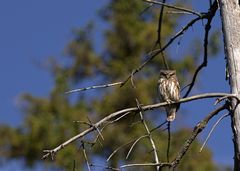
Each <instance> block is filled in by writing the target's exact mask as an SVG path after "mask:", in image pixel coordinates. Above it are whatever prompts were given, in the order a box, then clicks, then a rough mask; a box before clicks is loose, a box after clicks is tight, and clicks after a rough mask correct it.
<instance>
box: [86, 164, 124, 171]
mask: <svg viewBox="0 0 240 171" xmlns="http://www.w3.org/2000/svg"><path fill="white" fill-rule="evenodd" d="M90 166H91V167H100V168H104V169H107V170H114V171H121V169H119V168H115V167H111V166H103V165H96V164H90Z"/></svg>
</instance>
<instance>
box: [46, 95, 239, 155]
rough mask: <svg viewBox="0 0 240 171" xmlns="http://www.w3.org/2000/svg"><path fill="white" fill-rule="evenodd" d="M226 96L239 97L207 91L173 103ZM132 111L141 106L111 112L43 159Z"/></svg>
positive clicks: (152, 107)
mask: <svg viewBox="0 0 240 171" xmlns="http://www.w3.org/2000/svg"><path fill="white" fill-rule="evenodd" d="M224 96H229V97H230V96H231V98H233V97H234V98H236V99H238V97H237V96H236V95H234V94H228V93H206V94H200V95H195V96H191V97H187V98H183V99H180V100H179V102H174V103H172V104H178V103H186V102H188V101H193V100H197V99H204V98H214V97H224ZM166 105H169V103H167V102H163V103H156V104H151V105H146V106H142V107H141V110H142V111H148V110H153V109H156V108H159V107H163V106H166ZM132 112H139V108H138V107H131V108H126V109H123V110H119V111H117V112H114V113H111V114H109V115H108V116H106V117H104V118H103V119H101V120H100V121H98V122H97V123H95V124H93V125H94V126H91V127H90V128H88V129H86V130H84V131H83V132H81V133H79V134H77V135H75V136H74V137H72V138H70V139H68V140H67V141H65V142H64V143H62V144H60V145H58V146H57V147H55V148H54V149H52V150H44V151H43V152H44V153H46V154H45V155H43V157H42V159H46V158H47V157H49V156H50V157H52V158H53V157H54V155H55V154H56V153H57V152H58V151H60V150H61V149H63V148H64V147H66V146H67V145H69V144H70V143H72V142H74V141H75V140H77V139H79V138H82V137H83V136H85V135H87V134H89V133H91V132H93V131H94V130H96V128H99V127H101V126H104V124H108V123H109V122H111V121H112V120H114V119H115V118H120V117H121V116H122V115H125V116H127V114H126V113H128V114H130V113H132ZM118 120H119V119H118ZM111 123H114V122H111Z"/></svg>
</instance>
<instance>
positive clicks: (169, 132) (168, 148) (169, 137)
mask: <svg viewBox="0 0 240 171" xmlns="http://www.w3.org/2000/svg"><path fill="white" fill-rule="evenodd" d="M167 125H168V127H167V130H168V143H167V162H169V152H170V146H171V122H168V124H167Z"/></svg>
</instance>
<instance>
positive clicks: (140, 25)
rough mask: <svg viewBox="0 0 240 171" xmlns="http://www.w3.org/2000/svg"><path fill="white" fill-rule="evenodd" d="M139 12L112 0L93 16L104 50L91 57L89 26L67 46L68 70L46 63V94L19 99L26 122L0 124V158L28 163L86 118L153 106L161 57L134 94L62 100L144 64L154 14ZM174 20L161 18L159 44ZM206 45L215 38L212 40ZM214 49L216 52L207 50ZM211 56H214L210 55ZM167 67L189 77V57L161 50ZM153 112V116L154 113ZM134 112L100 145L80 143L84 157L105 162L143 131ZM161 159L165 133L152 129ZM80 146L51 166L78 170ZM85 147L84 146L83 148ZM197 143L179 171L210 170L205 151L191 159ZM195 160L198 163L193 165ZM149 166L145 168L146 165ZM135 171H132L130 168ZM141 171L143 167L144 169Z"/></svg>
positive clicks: (142, 147) (142, 148) (176, 136)
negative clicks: (74, 89) (102, 26)
mask: <svg viewBox="0 0 240 171" xmlns="http://www.w3.org/2000/svg"><path fill="white" fill-rule="evenodd" d="M145 7H146V5H145V4H144V3H143V2H142V1H137V0H132V1H125V0H118V1H110V2H109V4H108V5H107V6H106V7H105V8H103V9H102V10H101V12H100V16H101V17H102V19H103V20H104V21H105V22H108V23H109V24H110V29H108V30H106V31H105V33H104V35H105V42H104V45H99V46H102V48H103V53H101V54H97V53H96V52H95V49H94V46H93V44H94V37H92V34H93V31H94V24H93V23H89V25H87V26H86V27H85V28H83V29H79V30H78V31H77V32H76V37H75V39H74V40H72V41H71V42H70V43H69V45H68V46H67V48H66V53H67V57H68V58H69V61H70V62H69V63H68V65H60V64H59V63H57V61H54V60H53V61H52V73H53V76H54V79H55V84H54V87H53V89H52V90H51V92H50V94H49V97H47V98H41V97H34V96H32V95H29V94H24V95H23V96H22V101H23V112H24V114H25V119H24V122H23V125H22V126H21V127H19V128H16V129H14V128H9V127H1V128H0V135H1V137H2V140H1V141H0V147H1V148H0V153H1V155H2V156H5V157H8V158H12V157H24V158H25V159H26V161H27V162H28V163H29V164H33V163H34V162H35V161H37V160H39V159H41V157H42V154H43V152H42V151H43V150H44V149H49V148H53V147H55V146H57V145H59V144H60V143H62V142H64V141H65V140H67V139H68V138H70V137H71V136H73V135H76V134H77V133H79V132H80V131H82V130H84V129H85V128H87V127H88V126H87V125H82V124H80V123H74V122H73V121H80V120H81V121H86V122H88V119H87V118H88V117H89V118H90V120H91V121H92V122H96V121H98V120H99V119H101V118H103V117H104V116H106V115H107V114H109V113H111V112H114V111H116V110H119V109H123V108H127V107H132V106H136V102H135V99H136V98H138V99H139V100H140V103H143V104H150V103H153V102H155V101H156V99H157V94H156V83H157V78H158V71H159V70H160V69H161V68H163V63H162V59H161V56H158V57H156V59H155V60H154V61H152V62H151V63H150V64H149V65H148V66H146V67H145V68H144V69H143V70H142V71H141V72H140V73H139V74H137V75H136V76H135V77H134V82H135V84H136V86H137V87H136V89H134V88H132V86H131V83H128V84H126V85H125V86H124V87H122V88H110V89H108V90H106V89H105V90H104V91H100V90H99V91H94V92H95V93H94V95H91V97H89V96H88V92H83V93H82V95H79V97H78V99H77V100H76V101H75V102H74V103H73V102H72V101H71V99H70V98H69V97H67V96H66V95H63V94H64V93H63V92H64V91H66V90H68V89H69V88H70V87H71V86H76V85H78V86H79V85H82V83H83V82H84V81H88V82H90V81H91V80H93V79H95V80H97V79H101V80H103V81H105V82H109V81H118V80H122V79H124V78H125V77H126V76H127V75H128V74H129V73H131V71H132V70H133V69H135V68H136V67H137V66H139V65H140V64H141V63H142V61H143V60H145V59H146V56H145V54H147V53H148V52H150V51H151V49H152V47H153V46H154V44H155V41H156V38H157V27H158V15H159V9H157V8H150V9H149V10H148V11H146V12H145V13H144V14H142V15H141V16H140V13H141V11H142V10H143V9H144V8H145ZM178 22H179V20H178V18H177V17H172V18H171V19H168V18H166V19H164V23H163V25H162V27H163V28H162V32H163V33H164V34H163V36H162V39H163V40H162V42H163V43H164V42H166V41H167V39H168V38H169V36H170V35H171V34H173V31H174V30H175V27H176V26H177V25H178ZM212 40H213V41H214V40H215V39H212ZM213 49H215V48H213ZM214 52H215V51H214ZM166 56H167V58H168V61H169V64H170V66H171V67H172V68H174V69H176V70H177V72H178V76H179V78H180V80H181V84H182V85H184V84H185V83H186V81H187V80H186V79H187V78H188V76H189V75H190V74H192V73H193V72H194V68H195V66H196V64H195V60H193V57H192V56H191V55H188V56H186V57H185V58H178V59H175V60H173V59H172V58H171V57H170V56H169V55H168V53H167V52H166ZM159 113H160V110H159V111H157V112H156V111H155V112H148V113H147V114H146V117H147V123H148V125H149V126H150V127H151V128H153V127H154V125H156V123H157V124H159V123H161V117H160V115H158V114H159ZM156 115H157V116H156ZM139 120H140V118H139V116H138V114H132V115H130V116H128V117H126V118H124V119H122V120H120V121H119V122H117V123H115V124H112V125H110V126H108V127H107V128H105V129H104V131H103V136H104V140H100V141H101V143H102V146H101V145H100V143H96V144H94V145H93V146H91V145H87V146H86V148H87V151H88V155H89V157H90V158H93V157H94V156H100V157H101V158H103V159H106V158H107V157H108V156H109V155H110V154H111V153H112V152H113V151H114V150H115V149H116V148H117V147H119V146H120V145H123V144H126V143H127V142H129V141H132V140H134V139H135V138H137V137H139V136H141V135H143V134H145V129H144V127H143V126H142V124H133V123H136V122H137V121H139ZM189 134H190V131H189V130H187V129H182V130H179V131H176V132H174V133H173V135H172V137H173V140H172V142H171V153H170V158H171V159H173V158H174V156H175V155H176V154H177V152H178V150H179V149H180V147H181V146H182V144H183V142H184V141H185V140H186V138H187V137H188V135H189ZM94 135H96V133H93V134H91V135H90V136H86V137H84V139H82V140H84V141H86V140H88V141H93V140H94ZM153 137H154V140H155V142H156V145H157V149H158V153H159V156H160V158H161V160H163V161H166V157H165V156H166V149H167V134H166V132H163V131H160V130H158V131H156V132H154V134H153ZM79 147H80V141H78V142H76V143H75V144H72V145H70V146H67V147H66V148H65V149H63V150H62V151H60V152H59V153H58V154H57V156H56V157H57V158H56V160H55V162H56V164H57V165H59V166H61V167H63V168H65V169H67V170H70V169H72V168H73V161H74V160H75V161H76V163H77V164H76V165H77V166H79V165H80V167H77V169H83V167H81V166H82V165H83V163H84V158H83V155H82V150H81V149H80V150H79ZM90 147H91V148H90ZM129 148H130V146H129V145H128V146H127V147H126V148H123V149H122V150H119V151H118V152H117V153H116V154H115V155H114V157H113V158H112V160H111V161H110V164H111V165H113V166H116V165H119V163H121V162H125V159H124V158H125V157H126V154H127V152H128V150H129ZM198 149H199V143H198V142H195V143H194V144H193V146H192V147H191V150H190V151H189V152H188V153H187V154H186V156H185V157H184V159H183V161H182V162H181V164H180V166H179V167H178V170H197V171H198V170H199V171H200V170H214V169H215V166H214V164H213V162H212V159H211V153H210V152H209V150H208V149H205V150H204V152H202V153H201V154H198ZM126 161H127V162H138V163H139V162H146V161H150V162H151V161H153V156H152V153H151V146H150V143H149V141H148V139H147V138H145V139H143V140H141V141H140V142H139V143H137V145H136V147H135V148H134V150H133V151H132V153H131V155H130V156H129V159H128V160H126ZM199 162H201V165H199V164H198V163H199ZM147 169H150V170H151V169H152V168H146V170H147ZM135 170H138V169H135ZM144 170H145V169H144Z"/></svg>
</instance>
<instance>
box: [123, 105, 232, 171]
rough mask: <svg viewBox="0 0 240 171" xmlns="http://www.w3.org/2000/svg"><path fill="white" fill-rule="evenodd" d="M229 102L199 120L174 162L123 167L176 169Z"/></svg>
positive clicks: (226, 107) (135, 164)
mask: <svg viewBox="0 0 240 171" xmlns="http://www.w3.org/2000/svg"><path fill="white" fill-rule="evenodd" d="M228 107H229V104H227V103H226V104H224V105H223V106H221V107H219V108H217V109H215V110H214V111H212V112H211V113H209V114H208V115H207V116H206V117H205V118H204V119H203V120H202V121H201V122H199V123H198V124H197V125H196V126H195V127H194V129H193V131H192V133H191V135H190V137H189V138H188V139H187V140H186V141H185V143H184V144H183V146H182V147H181V149H180V151H179V152H178V154H177V155H176V157H175V159H174V160H173V161H172V162H170V163H169V162H163V163H134V164H126V165H123V166H121V168H127V167H137V166H159V167H160V168H163V167H170V168H171V170H174V169H175V168H176V167H177V165H178V164H179V162H180V161H181V159H182V158H183V156H184V155H185V153H186V152H187V150H188V149H189V147H190V146H191V144H192V142H193V141H194V140H195V139H196V137H197V136H198V134H199V133H201V132H202V130H203V129H204V128H205V127H206V126H207V124H208V122H209V120H211V119H212V118H213V117H214V116H215V115H217V114H218V113H219V112H221V111H223V110H225V109H228Z"/></svg>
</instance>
